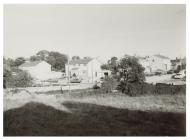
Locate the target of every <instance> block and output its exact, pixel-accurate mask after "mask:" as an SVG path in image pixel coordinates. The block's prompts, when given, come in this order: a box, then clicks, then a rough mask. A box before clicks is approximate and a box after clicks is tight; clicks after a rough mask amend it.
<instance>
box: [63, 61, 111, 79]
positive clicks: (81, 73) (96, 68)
mask: <svg viewBox="0 0 190 140" xmlns="http://www.w3.org/2000/svg"><path fill="white" fill-rule="evenodd" d="M101 64H102V63H101V62H100V61H99V60H98V59H96V58H94V59H93V58H84V59H75V60H71V61H69V64H66V66H65V68H66V76H67V77H69V76H70V77H71V78H73V77H77V78H80V79H82V81H86V82H96V81H99V80H100V78H101V77H103V76H104V71H102V69H101ZM106 72H107V71H106ZM106 74H109V73H108V72H107V73H106Z"/></svg>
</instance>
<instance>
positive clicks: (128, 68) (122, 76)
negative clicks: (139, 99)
mask: <svg viewBox="0 0 190 140" xmlns="http://www.w3.org/2000/svg"><path fill="white" fill-rule="evenodd" d="M118 71H119V82H120V83H119V86H118V89H119V90H121V91H122V93H125V94H128V95H130V96H133V95H135V94H136V93H135V92H133V91H134V88H135V87H136V86H139V85H140V84H142V83H143V82H144V81H145V74H144V67H143V66H142V65H141V64H140V63H139V62H138V59H137V58H136V57H129V56H125V57H124V58H122V59H121V60H120V62H119V66H118ZM134 85H136V86H134Z"/></svg>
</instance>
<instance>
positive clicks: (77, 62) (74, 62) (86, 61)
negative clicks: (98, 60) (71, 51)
mask: <svg viewBox="0 0 190 140" xmlns="http://www.w3.org/2000/svg"><path fill="white" fill-rule="evenodd" d="M91 60H92V58H86V59H77V60H71V61H69V64H72V65H75V64H88V63H89V62H90V61H91Z"/></svg>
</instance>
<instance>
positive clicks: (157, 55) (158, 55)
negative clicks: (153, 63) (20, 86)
mask: <svg viewBox="0 0 190 140" xmlns="http://www.w3.org/2000/svg"><path fill="white" fill-rule="evenodd" d="M154 56H156V57H158V58H161V59H170V58H169V57H166V56H163V55H160V54H156V55H154Z"/></svg>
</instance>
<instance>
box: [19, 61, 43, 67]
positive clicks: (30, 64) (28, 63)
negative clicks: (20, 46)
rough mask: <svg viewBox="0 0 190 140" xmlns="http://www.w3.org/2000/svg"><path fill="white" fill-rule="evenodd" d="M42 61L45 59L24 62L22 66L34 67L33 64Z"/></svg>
mask: <svg viewBox="0 0 190 140" xmlns="http://www.w3.org/2000/svg"><path fill="white" fill-rule="evenodd" d="M41 62H43V61H33V62H25V63H24V64H22V65H20V67H33V66H36V65H38V64H39V63H41Z"/></svg>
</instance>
